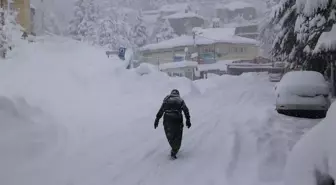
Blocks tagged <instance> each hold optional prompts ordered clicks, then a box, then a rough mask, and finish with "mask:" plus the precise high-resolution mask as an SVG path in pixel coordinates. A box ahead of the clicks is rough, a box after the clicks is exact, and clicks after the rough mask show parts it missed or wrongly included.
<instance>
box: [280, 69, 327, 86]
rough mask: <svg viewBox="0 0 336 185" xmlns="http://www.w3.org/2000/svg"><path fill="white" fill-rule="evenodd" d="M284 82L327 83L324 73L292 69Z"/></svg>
mask: <svg viewBox="0 0 336 185" xmlns="http://www.w3.org/2000/svg"><path fill="white" fill-rule="evenodd" d="M281 83H282V84H291V85H300V84H319V83H325V79H324V77H323V75H322V74H321V73H319V72H316V71H291V72H288V73H286V74H285V75H284V77H283V78H282V80H281Z"/></svg>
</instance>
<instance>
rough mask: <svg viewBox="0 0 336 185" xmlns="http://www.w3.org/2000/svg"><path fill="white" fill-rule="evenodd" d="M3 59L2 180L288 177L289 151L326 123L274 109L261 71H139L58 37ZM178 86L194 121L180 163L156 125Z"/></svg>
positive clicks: (231, 183) (212, 181)
mask: <svg viewBox="0 0 336 185" xmlns="http://www.w3.org/2000/svg"><path fill="white" fill-rule="evenodd" d="M49 39H50V38H49ZM54 43H56V44H54ZM34 51H39V53H40V54H39V55H34ZM0 66H1V67H0V89H1V93H0V95H1V96H2V97H0V119H1V120H5V121H4V122H3V121H1V123H0V151H1V153H0V164H1V165H0V184H4V185H21V184H24V185H42V184H43V185H45V184H47V185H111V184H112V185H133V184H134V185H135V184H138V185H140V184H143V185H159V184H160V185H166V184H167V185H168V184H169V185H171V184H174V185H185V184H194V185H198V184H199V185H208V184H209V185H217V184H218V185H219V184H221V185H223V184H227V185H257V184H258V185H260V184H265V185H266V184H268V185H270V184H282V182H283V178H282V174H283V170H284V165H285V163H286V157H287V154H288V152H289V150H290V149H291V148H292V146H293V145H294V144H295V143H296V141H297V140H298V139H299V138H300V136H301V135H302V134H303V133H304V132H305V131H307V130H309V129H310V128H311V127H313V126H314V125H315V124H317V123H318V122H319V121H320V120H308V119H298V118H291V117H286V116H283V115H279V114H277V113H276V111H275V110H274V89H273V87H274V83H271V82H269V81H268V77H267V75H266V74H263V73H261V74H255V73H251V74H244V75H242V76H221V77H212V78H210V79H207V80H200V81H195V82H191V81H189V80H187V79H184V78H169V77H168V76H166V75H164V74H162V73H159V72H152V73H151V74H148V75H144V76H140V75H138V74H137V72H136V70H126V69H125V65H124V64H123V63H122V62H121V61H119V60H117V59H108V58H107V57H106V56H105V55H104V52H102V51H101V50H100V49H96V48H92V47H89V46H86V45H84V44H78V43H76V42H74V41H68V40H62V39H59V38H58V39H55V40H52V39H51V41H49V40H46V41H44V42H41V43H40V42H38V43H34V44H32V46H29V47H28V46H25V45H23V46H22V48H19V49H17V52H16V53H13V54H12V55H11V56H10V59H8V61H5V62H2V63H1V64H0ZM173 88H178V89H179V90H180V92H181V93H182V96H183V98H184V99H185V101H186V104H187V105H188V107H189V109H190V113H191V123H192V127H191V128H190V129H187V128H185V129H184V138H183V142H182V149H181V151H180V153H179V154H178V159H177V160H175V161H172V160H170V159H169V151H170V148H169V145H168V142H167V141H166V137H165V135H164V132H163V128H162V122H160V125H159V128H158V129H157V130H155V129H154V127H153V124H154V119H155V115H156V113H157V111H158V109H159V107H160V105H161V102H162V100H163V98H164V96H165V95H166V94H167V93H169V92H170V90H171V89H173Z"/></svg>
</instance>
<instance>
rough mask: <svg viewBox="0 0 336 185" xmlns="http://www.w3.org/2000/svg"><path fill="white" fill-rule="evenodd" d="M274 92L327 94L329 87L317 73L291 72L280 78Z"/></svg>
mask: <svg viewBox="0 0 336 185" xmlns="http://www.w3.org/2000/svg"><path fill="white" fill-rule="evenodd" d="M276 91H277V93H281V92H287V93H292V94H300V95H317V94H329V86H328V84H327V83H326V81H325V79H324V77H323V75H322V74H321V73H319V72H316V71H291V72H288V73H286V74H285V75H284V76H283V77H282V79H281V81H280V82H279V83H278V84H277V89H276Z"/></svg>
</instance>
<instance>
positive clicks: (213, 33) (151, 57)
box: [140, 28, 259, 74]
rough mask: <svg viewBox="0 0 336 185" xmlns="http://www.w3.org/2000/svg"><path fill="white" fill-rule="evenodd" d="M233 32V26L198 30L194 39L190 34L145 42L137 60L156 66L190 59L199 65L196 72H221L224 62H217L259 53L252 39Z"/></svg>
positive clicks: (248, 58)
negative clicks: (160, 40)
mask: <svg viewBox="0 0 336 185" xmlns="http://www.w3.org/2000/svg"><path fill="white" fill-rule="evenodd" d="M234 32H235V29H234V28H209V29H201V30H199V33H198V34H197V36H196V37H195V40H194V39H193V36H191V35H183V36H180V37H177V38H173V39H170V40H166V41H162V42H159V43H157V44H149V45H146V46H143V47H142V48H140V55H141V57H140V62H146V63H150V64H153V65H158V66H159V65H162V64H165V63H178V62H180V61H184V60H193V61H195V62H197V63H198V64H199V66H198V69H199V71H200V72H211V71H217V72H216V73H218V74H223V73H224V72H225V70H226V63H225V62H224V63H225V64H224V63H223V62H221V61H229V60H230V61H235V60H253V59H254V58H256V57H257V56H258V55H259V46H258V42H257V41H256V40H254V39H249V38H244V37H240V36H237V35H234ZM222 64H223V65H222ZM191 67H192V66H191ZM183 69H186V68H183ZM188 69H190V66H189V67H188ZM175 70H177V69H175ZM178 70H179V71H180V70H181V69H178ZM170 72H171V71H170Z"/></svg>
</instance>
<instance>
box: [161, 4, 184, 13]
mask: <svg viewBox="0 0 336 185" xmlns="http://www.w3.org/2000/svg"><path fill="white" fill-rule="evenodd" d="M188 8H189V4H188V3H173V4H167V5H163V6H161V8H160V9H159V11H160V12H184V11H185V10H187V9H188Z"/></svg>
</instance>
